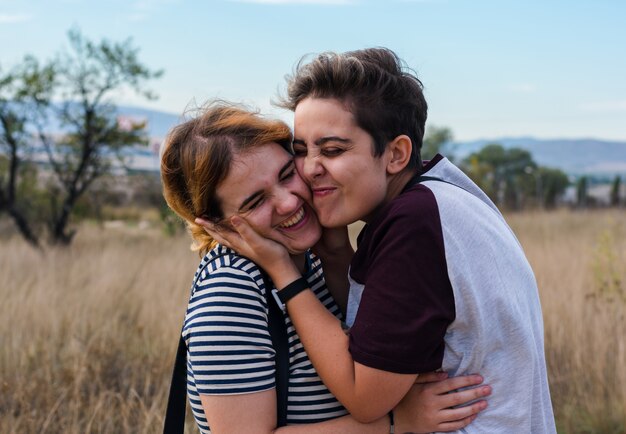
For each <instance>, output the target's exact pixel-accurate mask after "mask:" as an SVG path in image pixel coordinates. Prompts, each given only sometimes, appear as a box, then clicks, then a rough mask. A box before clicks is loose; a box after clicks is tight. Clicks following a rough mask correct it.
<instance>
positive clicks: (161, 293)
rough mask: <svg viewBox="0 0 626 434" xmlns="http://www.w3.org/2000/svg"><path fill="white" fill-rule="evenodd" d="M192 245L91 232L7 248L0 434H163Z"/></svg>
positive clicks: (8, 243)
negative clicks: (66, 241) (65, 244)
mask: <svg viewBox="0 0 626 434" xmlns="http://www.w3.org/2000/svg"><path fill="white" fill-rule="evenodd" d="M188 245H189V242H188V241H187V240H186V239H183V238H182V237H181V238H179V239H174V240H173V239H165V238H163V237H162V236H161V235H160V234H159V233H150V232H149V231H141V232H139V231H136V230H133V231H126V230H119V229H117V230H109V231H105V230H102V229H98V228H95V227H83V228H81V231H80V232H79V235H78V236H77V239H76V241H75V243H74V244H73V245H72V246H71V247H70V248H67V249H63V248H60V249H51V250H47V251H46V252H44V253H39V252H36V251H33V250H32V249H30V248H29V247H28V246H26V245H25V244H24V243H23V242H22V241H21V240H18V239H15V238H14V239H10V240H2V241H1V247H0V270H2V271H1V272H0V330H1V336H2V338H1V339H2V353H1V355H0V378H1V388H2V389H1V390H2V393H1V394H0V432H1V433H76V434H78V433H92V432H93V433H153V432H159V429H160V427H161V424H162V415H163V408H164V402H165V399H166V394H167V387H166V386H167V382H168V377H169V375H170V372H171V363H172V358H173V355H174V352H175V349H176V344H177V334H178V332H179V331H180V326H181V322H182V318H183V314H184V307H185V304H186V298H187V290H188V286H189V284H190V282H191V277H192V275H193V272H194V269H195V266H196V264H195V262H196V259H195V256H194V255H193V254H192V253H191V252H189V251H188V249H187V246H188ZM189 425H190V427H191V426H192V424H189ZM190 432H192V430H190Z"/></svg>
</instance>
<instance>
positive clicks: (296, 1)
mask: <svg viewBox="0 0 626 434" xmlns="http://www.w3.org/2000/svg"><path fill="white" fill-rule="evenodd" d="M229 1H231V2H237V3H255V4H266V5H305V4H308V5H351V4H355V3H357V0H229Z"/></svg>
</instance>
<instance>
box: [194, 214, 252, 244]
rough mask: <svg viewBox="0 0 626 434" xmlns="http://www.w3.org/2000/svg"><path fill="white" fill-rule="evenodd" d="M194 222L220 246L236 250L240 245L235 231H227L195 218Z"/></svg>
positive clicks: (239, 238) (239, 239)
mask: <svg viewBox="0 0 626 434" xmlns="http://www.w3.org/2000/svg"><path fill="white" fill-rule="evenodd" d="M194 222H195V223H196V224H197V225H199V226H202V227H203V228H204V230H205V231H206V233H208V234H209V235H210V236H211V238H213V239H214V240H215V241H217V242H218V243H219V244H221V245H222V246H226V247H228V248H231V249H234V250H237V248H236V247H237V246H239V245H240V244H241V237H240V236H239V234H238V233H237V232H235V231H230V230H227V229H226V228H224V227H221V226H219V225H217V224H215V223H213V222H210V221H208V220H205V219H202V218H199V217H198V218H196V219H195V220H194Z"/></svg>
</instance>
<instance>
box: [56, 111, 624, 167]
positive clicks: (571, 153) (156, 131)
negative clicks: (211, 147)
mask: <svg viewBox="0 0 626 434" xmlns="http://www.w3.org/2000/svg"><path fill="white" fill-rule="evenodd" d="M118 112H119V115H120V116H121V117H122V118H128V119H131V120H136V121H146V122H147V129H148V134H149V136H150V137H151V138H152V143H153V146H152V150H151V152H150V154H151V155H152V156H149V155H146V152H145V151H143V152H139V151H137V152H138V155H137V157H138V158H137V161H139V160H141V161H142V162H143V163H141V164H139V166H141V168H140V170H158V151H156V150H155V149H156V148H157V147H158V146H156V144H157V143H159V142H160V141H162V139H163V138H164V137H165V136H166V134H167V132H168V131H169V129H170V128H172V127H173V126H174V125H176V124H178V123H179V122H181V120H182V114H180V115H177V114H172V113H167V112H162V111H157V110H151V109H146V108H139V107H130V106H119V107H118ZM50 127H51V128H52V130H53V131H54V130H55V125H53V123H51V125H50ZM489 143H499V144H501V145H502V146H504V147H505V148H512V147H518V148H522V149H526V150H528V151H529V152H530V153H531V154H532V156H533V159H534V160H535V161H536V162H537V163H538V164H540V165H543V166H549V167H555V168H558V169H561V170H563V171H564V172H566V173H568V174H570V175H582V174H588V175H594V176H599V177H612V176H615V175H616V174H620V175H626V141H623V142H620V141H609V140H599V139H538V138H534V137H504V138H497V139H490V140H474V141H466V142H455V143H453V144H452V146H450V147H449V148H448V149H450V150H451V153H452V154H453V155H454V156H455V157H457V158H464V157H466V156H467V155H469V154H471V153H472V152H475V151H478V150H480V149H481V148H483V147H484V146H485V145H487V144H489ZM131 153H132V152H131ZM139 154H141V155H139ZM152 159H154V161H151V160H152Z"/></svg>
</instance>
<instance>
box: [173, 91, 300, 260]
mask: <svg viewBox="0 0 626 434" xmlns="http://www.w3.org/2000/svg"><path fill="white" fill-rule="evenodd" d="M291 141H292V134H291V130H290V128H289V126H287V124H285V123H284V122H282V121H279V120H274V119H267V118H264V117H262V116H261V115H260V114H259V113H258V111H253V110H249V109H247V108H245V107H242V106H238V105H235V104H232V103H228V102H225V101H214V102H212V103H210V104H208V105H207V106H205V107H204V108H202V109H201V110H200V113H199V114H198V115H197V116H196V117H194V118H192V119H190V120H188V121H186V122H183V123H182V124H180V125H177V126H176V127H174V128H172V130H171V131H170V132H169V133H168V135H167V137H166V139H165V142H164V143H163V146H162V150H161V181H162V183H163V196H164V197H165V200H166V201H167V204H168V205H169V207H170V208H171V209H172V210H173V211H174V212H175V213H176V214H178V215H179V216H180V217H182V219H183V220H185V222H186V224H187V227H188V229H189V232H190V233H191V236H192V238H193V239H194V244H193V245H192V249H193V250H196V251H199V252H200V253H201V254H205V253H206V252H207V251H209V250H210V249H211V248H213V247H214V246H215V244H216V241H215V240H214V239H213V238H212V237H211V236H210V235H209V234H207V233H206V232H205V230H204V229H203V228H202V227H201V226H199V225H197V224H196V223H195V222H194V220H195V219H196V218H197V217H202V218H204V219H207V220H210V221H213V222H215V223H218V222H219V221H220V220H221V219H222V218H223V217H224V216H223V213H222V209H221V204H220V201H219V198H218V197H217V194H216V190H217V187H218V185H219V184H220V183H221V182H222V181H223V180H224V179H225V178H226V177H227V176H228V172H229V170H230V166H231V163H232V161H233V155H235V154H240V153H244V152H247V151H250V150H253V149H256V148H258V147H259V146H262V145H265V144H268V143H272V142H275V143H278V144H279V145H280V146H282V147H283V148H284V149H286V150H287V151H288V152H290V153H291Z"/></svg>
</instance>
